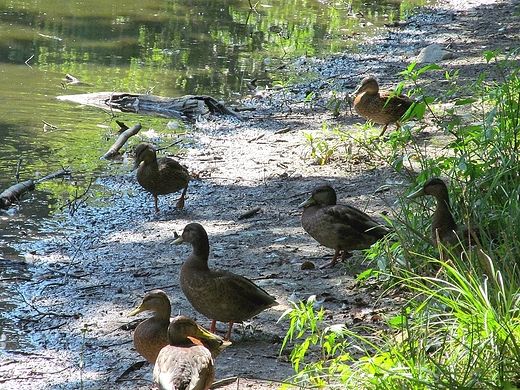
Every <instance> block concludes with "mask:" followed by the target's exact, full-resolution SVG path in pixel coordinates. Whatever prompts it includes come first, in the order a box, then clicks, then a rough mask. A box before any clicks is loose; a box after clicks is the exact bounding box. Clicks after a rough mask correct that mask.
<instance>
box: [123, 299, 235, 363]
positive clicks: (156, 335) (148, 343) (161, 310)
mask: <svg viewBox="0 0 520 390" xmlns="http://www.w3.org/2000/svg"><path fill="white" fill-rule="evenodd" d="M146 310H150V311H153V312H155V314H154V316H153V317H150V318H148V319H146V320H144V321H143V322H141V323H140V324H139V325H138V326H137V328H136V329H135V331H134V346H135V349H136V350H137V352H138V353H139V354H140V355H141V356H142V357H144V358H145V359H146V360H147V361H148V362H149V363H150V364H155V361H156V360H157V355H158V354H159V352H160V350H161V349H162V348H163V347H165V346H166V345H168V326H169V325H170V313H171V303H170V298H169V297H168V295H167V294H166V293H165V292H164V291H163V290H159V289H156V290H152V291H149V292H147V293H146V294H145V296H144V298H143V300H142V302H141V304H140V305H139V306H138V307H137V308H136V309H135V310H134V311H132V312H131V313H129V314H128V316H135V315H136V314H138V313H141V312H143V311H146ZM201 332H202V333H204V332H207V330H205V329H203V328H202V327H201ZM193 342H195V343H198V344H200V343H201V342H202V345H204V346H205V347H206V348H207V349H208V350H209V351H210V352H211V355H212V356H213V358H215V357H217V356H218V355H219V354H220V353H221V352H222V351H223V350H224V349H225V348H226V347H228V346H229V345H231V343H230V342H229V341H224V340H223V339H222V338H221V337H219V336H217V335H214V337H212V338H207V339H203V340H200V341H198V340H193Z"/></svg>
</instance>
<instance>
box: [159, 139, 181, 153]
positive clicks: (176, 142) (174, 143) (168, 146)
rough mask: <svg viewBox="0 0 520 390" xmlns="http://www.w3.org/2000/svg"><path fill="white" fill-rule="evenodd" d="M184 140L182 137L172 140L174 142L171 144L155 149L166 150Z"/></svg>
mask: <svg viewBox="0 0 520 390" xmlns="http://www.w3.org/2000/svg"><path fill="white" fill-rule="evenodd" d="M182 142H184V140H182V139H180V140H178V141H175V142H172V143H171V144H169V145H166V146H163V147H161V148H157V149H155V150H157V151H160V150H165V149H168V148H171V147H172V146H175V145H178V144H180V143H182Z"/></svg>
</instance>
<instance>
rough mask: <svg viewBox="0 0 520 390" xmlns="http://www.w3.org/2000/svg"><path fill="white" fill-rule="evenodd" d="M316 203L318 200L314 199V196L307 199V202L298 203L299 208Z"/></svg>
mask: <svg viewBox="0 0 520 390" xmlns="http://www.w3.org/2000/svg"><path fill="white" fill-rule="evenodd" d="M314 203H316V202H315V201H314V199H313V198H312V196H311V197H310V198H309V199H307V200H306V201H305V202H302V203H300V204H299V205H298V208H300V207H308V206H310V205H313V204H314Z"/></svg>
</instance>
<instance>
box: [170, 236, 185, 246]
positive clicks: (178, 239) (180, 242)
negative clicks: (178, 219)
mask: <svg viewBox="0 0 520 390" xmlns="http://www.w3.org/2000/svg"><path fill="white" fill-rule="evenodd" d="M183 242H184V239H183V238H182V236H179V237H177V238H176V239H175V240H173V241H172V242H171V243H172V244H173V245H179V244H182V243H183Z"/></svg>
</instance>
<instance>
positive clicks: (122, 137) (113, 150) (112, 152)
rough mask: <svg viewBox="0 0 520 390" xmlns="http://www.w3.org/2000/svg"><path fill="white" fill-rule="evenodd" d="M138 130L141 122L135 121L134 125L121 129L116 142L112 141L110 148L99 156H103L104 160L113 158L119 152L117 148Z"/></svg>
mask: <svg viewBox="0 0 520 390" xmlns="http://www.w3.org/2000/svg"><path fill="white" fill-rule="evenodd" d="M140 130H141V124H140V123H136V124H135V125H134V126H132V127H130V128H129V129H127V130H125V131H123V132H122V133H121V134H120V135H119V137H118V138H117V140H116V142H114V144H113V145H112V146H111V147H110V149H108V151H107V152H106V153H105V154H104V155H103V156H101V158H104V159H105V160H109V159H111V158H114V157H115V156H116V155H117V153H118V152H119V149H121V148H122V147H123V145H124V144H125V143H126V141H128V138H130V137H132V136H133V135H136V134H137V133H139V131H140Z"/></svg>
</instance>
